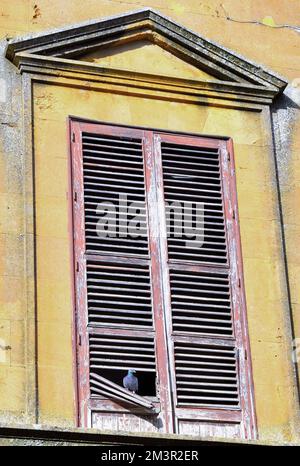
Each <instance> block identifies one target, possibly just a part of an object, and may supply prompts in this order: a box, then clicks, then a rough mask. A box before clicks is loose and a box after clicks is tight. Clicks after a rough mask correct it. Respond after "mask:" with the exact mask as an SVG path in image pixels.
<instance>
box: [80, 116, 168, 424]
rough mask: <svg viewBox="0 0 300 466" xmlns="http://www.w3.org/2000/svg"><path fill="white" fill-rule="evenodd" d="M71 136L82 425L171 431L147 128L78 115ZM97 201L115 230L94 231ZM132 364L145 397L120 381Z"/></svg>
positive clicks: (150, 156) (151, 167)
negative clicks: (135, 232) (130, 229)
mask: <svg viewBox="0 0 300 466" xmlns="http://www.w3.org/2000/svg"><path fill="white" fill-rule="evenodd" d="M71 133H72V134H71V137H72V141H73V142H72V151H71V154H72V167H73V168H72V170H73V174H72V178H73V197H74V203H73V212H74V244H75V248H74V250H75V254H74V255H75V258H74V259H75V283H76V311H77V318H76V321H77V353H78V365H79V367H78V392H79V423H80V424H81V425H85V426H93V427H98V428H101V429H103V428H105V429H112V430H114V429H116V430H131V431H144V430H149V431H156V430H159V429H162V430H165V431H169V430H172V428H171V424H170V420H169V417H170V414H169V411H170V410H169V408H168V406H169V405H170V386H169V381H168V378H167V375H166V374H167V367H168V361H167V350H166V337H165V330H164V319H163V307H162V298H161V277H160V267H159V263H158V257H159V253H158V246H159V245H158V235H157V231H155V229H156V230H157V229H158V226H157V224H156V221H155V218H154V215H153V211H154V203H153V201H152V200H153V199H154V198H155V195H156V194H155V183H154V170H153V153H152V151H151V147H152V142H151V139H152V134H151V133H149V132H146V131H143V130H135V129H128V128H118V127H113V126H107V125H98V124H95V125H93V124H84V123H79V122H72V124H71ZM120 195H122V196H123V198H124V196H126V201H127V202H128V204H129V205H130V204H131V203H133V202H134V203H135V206H136V207H137V208H139V209H140V214H141V215H140V217H139V219H140V220H141V221H140V229H139V231H140V233H141V235H140V236H138V237H134V238H132V237H131V236H130V235H128V234H127V233H126V231H124V228H125V226H126V222H130V221H131V220H132V219H133V217H134V215H130V211H129V212H128V211H126V208H125V207H126V206H123V205H122V203H121V204H120V203H119V199H120ZM123 198H122V199H123ZM150 201H151V202H150ZM122 202H123V201H122ZM99 203H101V209H102V208H104V209H105V206H108V207H111V206H112V205H114V206H115V207H116V210H117V211H116V215H115V214H114V213H110V214H109V215H108V216H107V219H108V220H112V222H114V221H115V220H116V221H117V222H120V224H118V223H117V226H118V227H121V229H120V228H119V229H118V230H117V234H116V235H112V236H108V237H103V236H100V237H99V235H98V234H97V233H98V226H99V225H98V222H99V219H101V218H102V216H101V215H100V213H99ZM148 206H150V207H148ZM101 213H103V212H101ZM135 213H136V212H135ZM157 341H159V345H157ZM131 368H134V369H135V370H136V371H137V375H138V378H139V386H140V390H139V392H140V393H142V395H143V397H140V396H138V395H130V394H129V392H127V391H126V390H125V389H123V388H122V379H123V377H124V376H125V375H126V374H127V370H128V369H131ZM161 387H164V388H163V389H162V388H161Z"/></svg>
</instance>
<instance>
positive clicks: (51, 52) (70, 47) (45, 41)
mask: <svg viewBox="0 0 300 466" xmlns="http://www.w3.org/2000/svg"><path fill="white" fill-rule="evenodd" d="M24 56H26V58H27V59H28V57H31V58H32V57H40V58H41V60H42V59H43V60H44V61H45V59H46V58H47V60H48V61H47V63H48V64H49V61H51V59H52V60H53V61H54V60H56V63H57V61H58V60H61V62H64V63H66V62H69V63H70V65H71V63H72V66H75V64H76V63H79V64H80V63H81V64H82V63H83V62H84V63H85V64H87V65H88V64H90V66H91V67H93V70H94V72H96V71H95V69H96V68H95V65H96V66H97V65H99V67H102V69H103V68H108V69H115V70H116V69H120V70H129V71H133V72H136V73H143V74H147V73H148V74H149V75H168V76H172V77H176V78H181V79H193V80H198V81H199V82H201V81H202V82H203V81H214V82H220V81H221V82H225V83H229V84H236V85H241V86H247V85H248V86H251V87H252V88H256V87H257V89H259V90H260V92H263V89H266V91H267V92H269V93H270V92H272V95H273V97H274V96H275V95H276V94H278V93H280V92H282V91H283V89H284V88H285V87H286V85H287V83H286V82H285V81H284V80H283V79H281V78H280V77H278V76H276V75H275V74H273V73H270V72H269V71H267V70H265V69H264V68H262V67H261V66H259V65H256V64H254V63H253V62H250V61H248V60H246V59H245V58H243V57H241V56H240V55H238V54H236V53H234V52H231V51H229V50H227V49H225V48H224V47H221V46H219V45H217V44H215V43H213V42H211V41H209V40H207V39H204V38H203V37H201V36H199V35H198V34H195V33H193V32H191V31H190V30H188V29H186V28H185V27H183V26H181V25H179V24H177V23H175V22H174V21H172V20H170V19H169V18H166V17H165V16H163V15H161V14H160V13H158V12H156V11H154V10H152V9H150V8H145V9H143V10H139V11H134V12H130V13H126V14H122V15H118V16H114V17H111V18H106V19H102V20H96V21H89V22H87V23H83V24H79V25H75V26H72V27H68V28H64V29H59V30H55V31H52V32H48V33H46V34H38V35H36V36H34V37H30V38H25V39H22V40H13V41H11V42H10V43H9V45H8V48H7V53H6V57H7V58H8V59H9V60H11V61H12V62H13V63H15V64H16V65H17V66H20V63H21V62H22V57H24Z"/></svg>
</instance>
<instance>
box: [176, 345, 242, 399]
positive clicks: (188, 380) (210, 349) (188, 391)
mask: <svg viewBox="0 0 300 466" xmlns="http://www.w3.org/2000/svg"><path fill="white" fill-rule="evenodd" d="M174 350H175V365H176V389H177V404H178V406H194V407H195V406H199V407H201V406H214V407H227V408H237V407H238V406H239V393H238V382H237V367H236V350H235V348H234V346H218V345H215V344H211V345H204V344H201V343H199V344H197V345H195V344H190V343H182V342H175V346H174Z"/></svg>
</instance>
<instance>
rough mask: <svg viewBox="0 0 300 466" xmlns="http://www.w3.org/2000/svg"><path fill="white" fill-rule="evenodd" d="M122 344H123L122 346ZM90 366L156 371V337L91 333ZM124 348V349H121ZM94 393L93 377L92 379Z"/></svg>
mask: <svg viewBox="0 0 300 466" xmlns="http://www.w3.org/2000/svg"><path fill="white" fill-rule="evenodd" d="M120 344H121V346H120ZM89 347H90V367H91V369H93V371H99V375H101V374H102V373H103V370H106V371H107V370H109V371H118V372H119V371H120V370H121V371H126V370H128V369H132V368H133V367H134V369H135V370H136V371H138V372H139V374H143V373H145V372H152V373H155V372H156V363H155V350H154V339H153V338H152V337H133V336H124V335H122V337H120V336H119V335H111V336H107V335H90V338H89ZM120 348H123V349H124V350H123V351H120ZM90 384H91V392H92V393H93V378H92V377H91V380H90Z"/></svg>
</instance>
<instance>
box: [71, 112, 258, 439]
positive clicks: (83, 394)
mask: <svg viewBox="0 0 300 466" xmlns="http://www.w3.org/2000/svg"><path fill="white" fill-rule="evenodd" d="M87 128H88V131H89V132H95V133H101V132H102V133H103V128H105V129H106V130H107V129H108V128H110V129H109V132H110V134H112V135H117V136H120V134H121V135H124V136H126V135H127V136H128V134H129V133H130V136H131V137H141V134H144V135H146V136H147V138H146V140H147V141H148V143H149V142H151V144H153V147H154V150H153V149H149V148H148V149H147V147H146V148H145V150H146V152H147V150H148V152H149V153H150V156H149V153H148V155H147V154H146V156H145V157H150V167H149V165H148V164H145V170H146V171H147V170H148V173H145V184H146V185H147V188H146V193H147V194H146V195H147V199H148V200H147V203H148V207H150V209H149V210H148V215H149V216H152V221H150V222H149V225H150V229H152V228H153V227H154V228H160V227H161V225H158V224H157V216H156V214H155V213H154V212H153V209H152V208H151V202H149V198H153V196H155V198H156V197H157V196H159V197H160V199H159V200H162V197H161V196H162V194H163V191H162V189H163V188H162V186H163V179H162V168H161V163H160V166H159V167H157V164H159V159H160V157H157V138H163V140H164V141H170V140H172V141H174V140H175V139H177V138H180V139H182V138H185V140H186V141H188V142H189V143H193V144H195V145H197V146H199V142H201V143H202V144H205V145H207V147H218V148H219V149H220V150H221V153H222V179H223V176H224V179H226V183H227V185H228V186H227V188H228V196H222V198H223V202H224V204H225V210H226V217H225V218H226V219H227V215H228V216H229V217H231V220H232V222H231V229H232V231H231V234H232V235H233V237H234V238H235V244H236V248H235V249H236V251H235V252H236V258H237V260H236V263H235V265H236V273H235V277H236V279H237V280H238V289H239V292H238V296H239V302H240V309H242V311H241V312H239V311H238V314H242V315H239V316H238V321H239V322H240V325H239V333H240V336H239V338H240V341H241V344H242V351H239V355H238V361H239V362H238V364H239V373H240V372H241V373H242V375H241V376H242V377H243V379H244V380H243V382H244V384H245V385H246V386H247V387H248V388H247V390H246V393H244V395H245V396H243V397H241V410H242V412H244V411H245V409H246V410H247V417H248V421H247V423H246V424H247V426H245V422H244V421H243V419H241V418H239V416H237V415H236V413H237V410H236V413H235V414H231V415H230V414H228V413H225V411H224V410H223V409H220V412H219V416H220V417H219V418H218V419H219V420H220V421H221V420H223V421H224V422H225V421H229V422H230V421H233V420H234V419H236V420H238V419H240V420H241V421H243V422H241V425H243V426H244V433H243V436H245V437H246V438H255V436H256V420H255V409H254V393H253V381H252V368H251V358H250V346H249V335H248V331H247V315H246V303H245V289H244V280H243V265H242V255H241V240H240V234H239V222H238V207H237V192H236V180H235V168H234V153H233V142H232V140H231V139H230V138H225V137H219V136H216V137H215V136H213V137H212V136H202V135H198V134H192V133H179V132H171V131H162V130H155V129H154V130H153V129H148V128H141V127H134V126H125V125H116V124H113V123H107V122H94V121H89V120H81V119H77V118H74V117H70V118H69V141H70V189H71V191H70V192H72V196H70V198H71V200H70V204H71V206H70V209H71V213H72V228H71V235H72V243H73V245H74V249H73V258H74V260H73V263H74V265H73V270H74V308H75V316H74V331H73V334H74V338H73V342H74V344H73V346H74V351H75V354H76V356H75V359H76V368H77V366H78V370H77V369H76V380H77V384H76V385H77V400H76V403H77V404H78V403H79V404H80V400H84V399H85V400H87V399H88V393H89V390H88V387H87V384H86V386H84V387H83V386H82V384H81V383H80V380H88V372H89V370H88V365H86V364H82V361H84V360H88V357H89V354H88V341H87V335H88V332H85V331H84V327H85V326H86V325H87V313H85V314H86V315H85V317H84V316H82V314H84V313H82V312H81V310H82V309H87V302H86V293H84V292H83V290H84V289H85V290H86V283H85V278H84V277H83V270H84V264H83V263H82V262H81V259H80V258H79V256H78V251H80V253H81V255H83V254H84V224H83V223H82V219H83V218H84V215H82V212H84V203H83V196H82V195H81V196H80V193H83V184H82V179H81V181H80V176H81V175H80V173H82V165H80V163H79V164H78V163H77V162H76V163H75V164H74V155H75V159H76V160H77V161H78V160H80V157H81V132H82V131H84V130H86V129H87ZM101 128H102V130H101ZM128 131H129V133H128ZM174 138H175V139H174ZM81 158H82V157H81ZM226 161H227V162H228V163H227V162H226ZM147 167H148V168H147ZM153 176H154V179H153ZM154 185H155V186H156V187H157V186H158V190H157V189H155V192H152V191H151V190H153V186H154ZM222 185H223V182H222ZM160 218H162V215H160ZM80 219H81V220H80ZM76 231H77V232H78V231H79V232H81V235H80V240H79V248H78V238H77V239H76V242H77V245H76V247H75V240H74V236H75V235H74V233H75V232H76ZM154 233H155V232H154V231H151V230H150V235H149V239H150V236H151V237H152V236H155V234H154ZM226 239H227V242H228V251H230V240H229V238H228V231H227V227H226ZM149 247H150V251H151V252H150V260H152V257H154V256H156V255H157V254H162V255H163V258H164V259H165V260H166V261H167V244H166V242H165V244H161V241H160V240H151V241H149ZM98 258H99V257H98ZM164 259H163V260H164ZM105 260H106V261H108V260H109V256H108V255H107V256H106V255H105ZM112 260H113V259H112ZM137 260H138V259H137ZM143 260H144V259H143ZM152 265H153V264H152ZM171 266H172V264H171ZM190 267H192V264H190ZM198 268H202V264H199V266H198ZM209 268H211V266H209ZM216 268H218V267H216ZM154 269H155V270H156V273H155V277H153V276H152V282H153V278H154V279H155V280H157V282H158V286H156V287H155V289H156V297H154V299H155V301H156V302H157V303H158V306H160V311H159V312H161V313H165V310H164V309H163V307H166V302H168V300H169V299H170V297H169V296H168V294H169V291H168V287H169V286H167V285H166V283H167V281H166V277H162V270H161V266H160V264H159V263H156V264H154ZM204 269H207V266H205V265H204ZM152 270H153V268H152ZM78 273H79V274H80V273H81V277H80V282H81V285H80V287H78V286H77V285H76V283H77V282H78ZM168 283H169V281H168ZM76 289H80V290H81V293H79V294H78V293H77V292H76ZM167 307H168V308H169V309H170V306H168V305H167ZM236 307H237V306H236ZM233 311H234V312H236V311H235V310H233ZM166 315H167V316H168V317H166ZM165 319H166V320H164V319H161V320H162V321H163V322H166V325H167V326H168V327H169V330H168V331H167V335H168V337H169V336H170V335H171V330H170V314H168V313H166V314H165ZM158 321H159V319H158ZM164 325H165V324H164V323H163V325H161V326H160V327H159V329H157V328H156V332H158V333H159V335H160V338H159V340H160V342H162V345H163V346H164V348H163V351H160V352H159V354H160V357H157V364H161V365H162V366H164V365H165V366H164V367H165V370H162V371H161V374H164V373H165V375H166V378H165V379H164V381H163V382H162V380H160V383H161V384H162V383H164V386H165V387H167V390H166V391H167V392H168V393H167V394H165V399H164V396H163V399H160V403H161V405H162V409H164V408H165V409H167V410H168V409H170V406H171V407H172V408H171V409H175V408H174V406H173V403H172V401H171V397H172V387H173V388H174V386H176V384H175V385H174V383H175V381H174V374H175V371H174V370H173V371H171V372H172V373H173V376H172V377H171V381H170V378H169V377H168V376H167V372H168V370H169V367H170V366H169V364H170V360H169V359H166V354H167V353H168V348H167V341H166V334H165V329H164ZM235 328H236V327H235V323H234V329H235ZM102 330H103V329H101V331H102ZM79 335H80V336H79ZM157 338H158V337H156V338H155V340H156V339H157ZM180 338H181V339H183V340H184V339H185V338H186V337H185V336H184V335H179V339H180ZM214 339H215V338H214ZM221 339H222V340H223V339H224V337H223V336H222V338H221ZM225 339H226V337H225ZM203 340H209V337H203ZM158 350H159V348H158V349H156V351H158ZM157 354H158V353H157ZM80 361H81V363H80ZM177 409H178V408H177ZM204 410H207V415H206V416H204V418H207V419H210V420H213V419H215V415H214V412H217V411H218V409H216V408H212V409H210V408H205V409H203V408H200V410H199V416H198V417H199V419H203V411H204ZM192 411H193V414H195V409H194V408H193V410H192ZM172 412H173V411H172ZM179 412H180V414H181V415H182V416H183V417H184V416H185V415H186V413H187V412H188V410H187V409H186V408H184V409H183V410H182V409H181V410H180V409H179ZM233 412H234V410H232V413H233ZM172 417H173V420H170V419H169V418H168V416H165V420H164V421H165V423H166V426H168V427H167V431H168V432H172V431H173V430H174V428H175V426H174V425H172V424H173V423H174V422H175V421H174V419H175V416H174V413H173V416H172ZM78 424H79V425H81V426H90V425H91V424H90V419H89V414H88V406H87V403H83V404H82V406H81V408H79V410H78ZM175 430H176V428H175Z"/></svg>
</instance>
